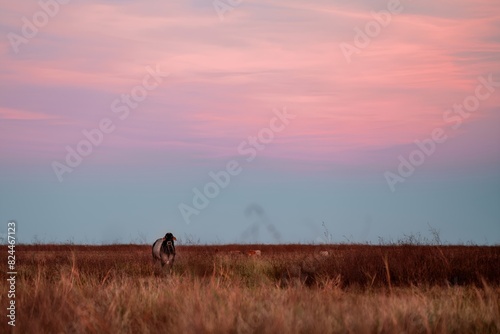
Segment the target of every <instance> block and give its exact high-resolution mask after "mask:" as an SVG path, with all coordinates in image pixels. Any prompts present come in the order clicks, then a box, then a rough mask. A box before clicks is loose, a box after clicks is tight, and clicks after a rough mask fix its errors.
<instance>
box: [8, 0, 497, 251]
mask: <svg viewBox="0 0 500 334" xmlns="http://www.w3.org/2000/svg"><path fill="white" fill-rule="evenodd" d="M0 35H1V38H0V221H2V222H3V225H4V227H3V228H2V229H3V230H2V231H0V233H1V234H0V237H1V238H2V240H5V238H6V236H7V223H8V222H9V221H11V220H15V221H16V238H17V241H18V242H21V243H40V242H44V243H45V242H47V243H66V242H70V243H88V244H106V243H129V242H133V243H152V242H153V241H154V240H155V239H156V238H158V237H161V236H163V235H164V234H165V233H166V232H172V233H174V235H175V236H176V237H177V238H178V239H179V241H180V242H182V243H184V244H188V243H200V244H211V243H317V244H321V243H330V242H333V243H351V242H353V243H354V242H355V243H374V244H376V243H379V242H397V241H398V240H404V239H405V238H407V237H408V236H411V235H413V236H417V237H420V238H421V239H422V240H431V239H432V238H433V233H432V232H433V231H437V232H438V233H439V236H440V238H441V241H442V242H445V243H450V244H451V243H462V244H465V243H474V244H487V245H491V244H499V243H500V3H499V2H498V1H492V0H479V1H472V0H458V1H456V0H454V1H451V0H443V1H439V2H436V1H428V0H424V1H418V2H417V1H410V0H401V1H398V0H388V1H378V0H377V1H367V0H366V1H365V0H363V1H361V0H359V1H329V0H328V1H327V0H324V1H322V0H318V1H305V0H300V1H299V0H267V1H261V0H255V1H248V0H215V1H211V0H192V1H165V2H161V1H143V2H138V1H126V0H123V1H117V0H113V1H112V0H109V1H102V0H89V1H80V0H64V1H63V0H59V1H57V0H40V1H34V0H30V1H28V0H22V1H4V0H2V1H1V2H0Z"/></svg>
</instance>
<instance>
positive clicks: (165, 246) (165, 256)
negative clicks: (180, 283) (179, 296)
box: [151, 232, 177, 272]
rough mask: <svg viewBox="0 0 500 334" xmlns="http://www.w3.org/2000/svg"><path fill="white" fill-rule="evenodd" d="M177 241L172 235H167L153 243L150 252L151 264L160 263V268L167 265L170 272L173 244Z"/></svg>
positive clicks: (172, 261)
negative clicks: (151, 256) (151, 255)
mask: <svg viewBox="0 0 500 334" xmlns="http://www.w3.org/2000/svg"><path fill="white" fill-rule="evenodd" d="M176 240H177V239H176V238H175V237H174V235H173V234H172V233H170V232H169V233H167V234H165V236H164V237H163V238H160V239H157V240H156V241H155V242H154V243H153V247H152V249H151V252H152V254H153V264H156V262H158V261H160V262H161V266H162V268H163V267H164V266H165V265H166V264H167V265H169V269H170V272H172V268H173V266H174V261H175V244H174V241H176Z"/></svg>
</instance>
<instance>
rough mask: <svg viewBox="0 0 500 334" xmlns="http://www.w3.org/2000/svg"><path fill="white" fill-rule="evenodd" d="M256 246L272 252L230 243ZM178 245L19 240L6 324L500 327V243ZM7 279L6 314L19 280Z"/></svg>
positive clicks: (59, 329)
mask: <svg viewBox="0 0 500 334" xmlns="http://www.w3.org/2000/svg"><path fill="white" fill-rule="evenodd" d="M1 248H2V252H3V254H7V248H6V246H1ZM256 249H258V250H261V252H262V255H261V256H257V257H256V256H251V257H249V256H247V255H241V254H232V253H230V251H234V250H240V251H242V252H246V251H248V250H256ZM325 251H327V252H328V254H326V253H325ZM177 252H178V256H177V258H176V263H175V266H174V271H173V273H172V274H169V273H167V272H166V271H162V270H161V269H160V268H159V267H153V265H152V260H151V251H150V246H146V245H145V246H142V245H109V246H83V245H18V246H17V247H16V260H17V263H16V266H17V272H18V274H17V277H16V298H15V300H16V326H15V327H11V326H9V325H8V324H7V321H8V318H6V317H5V315H3V317H2V318H3V319H4V320H3V321H2V323H1V325H0V332H2V333H8V332H14V333H158V332H160V333H403V332H404V333H499V332H500V309H499V306H500V247H480V246H422V245H386V246H370V245H321V246H317V245H316V246H313V245H224V246H178V247H177ZM6 260H7V259H6V258H5V263H6V262H7V261H6ZM1 285H2V295H1V301H0V303H1V305H2V309H3V310H4V313H5V312H6V309H5V308H6V307H7V305H8V302H9V300H8V299H7V294H6V293H4V292H6V291H8V290H9V284H8V282H7V280H5V279H4V280H2V283H1Z"/></svg>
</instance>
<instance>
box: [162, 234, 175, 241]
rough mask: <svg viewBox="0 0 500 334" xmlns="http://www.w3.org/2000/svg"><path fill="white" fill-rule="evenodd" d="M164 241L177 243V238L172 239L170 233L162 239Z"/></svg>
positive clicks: (172, 236)
mask: <svg viewBox="0 0 500 334" xmlns="http://www.w3.org/2000/svg"><path fill="white" fill-rule="evenodd" d="M163 239H164V240H166V241H177V238H176V237H174V235H173V234H172V233H170V232H168V233H167V234H165V237H164V238H163Z"/></svg>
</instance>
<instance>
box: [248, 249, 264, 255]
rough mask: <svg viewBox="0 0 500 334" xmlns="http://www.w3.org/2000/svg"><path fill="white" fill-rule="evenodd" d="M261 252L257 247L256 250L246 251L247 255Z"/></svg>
mask: <svg viewBox="0 0 500 334" xmlns="http://www.w3.org/2000/svg"><path fill="white" fill-rule="evenodd" d="M261 254H262V252H261V251H260V250H259V249H256V250H249V251H248V252H247V255H248V256H261Z"/></svg>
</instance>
